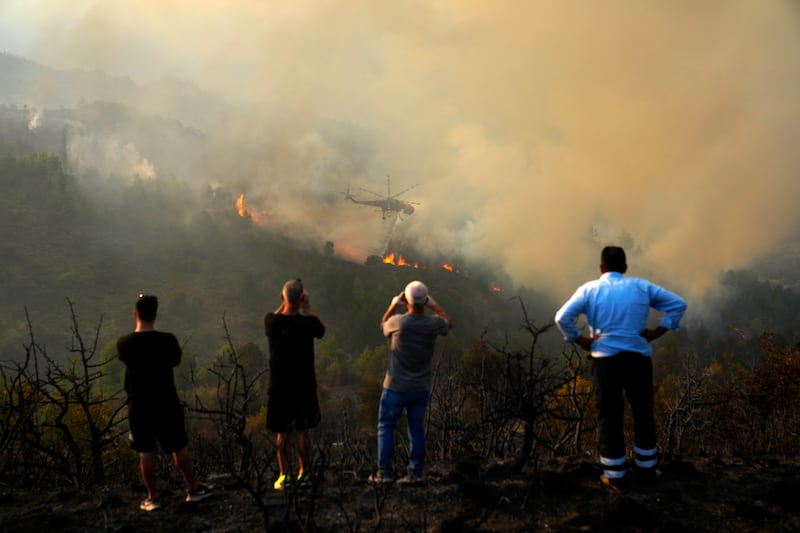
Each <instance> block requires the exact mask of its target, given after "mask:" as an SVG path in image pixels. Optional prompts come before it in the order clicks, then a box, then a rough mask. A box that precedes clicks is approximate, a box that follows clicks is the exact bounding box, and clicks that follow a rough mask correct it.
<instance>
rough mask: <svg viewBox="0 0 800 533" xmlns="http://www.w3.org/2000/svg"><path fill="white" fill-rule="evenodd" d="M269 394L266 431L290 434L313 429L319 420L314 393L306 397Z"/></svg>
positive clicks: (315, 394) (317, 404)
mask: <svg viewBox="0 0 800 533" xmlns="http://www.w3.org/2000/svg"><path fill="white" fill-rule="evenodd" d="M293 396H294V398H292V397H289V395H283V394H274V393H272V394H270V395H269V400H268V402H267V429H268V430H269V431H272V432H274V433H290V432H292V431H305V430H307V429H311V428H315V427H317V426H318V425H319V422H320V420H321V418H322V417H321V416H320V412H319V402H318V400H317V393H316V391H314V392H311V393H309V394H307V395H300V396H298V395H293Z"/></svg>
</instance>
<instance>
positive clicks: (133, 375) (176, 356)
mask: <svg viewBox="0 0 800 533" xmlns="http://www.w3.org/2000/svg"><path fill="white" fill-rule="evenodd" d="M117 356H118V357H119V359H120V361H122V362H123V363H125V392H127V393H128V402H129V403H133V402H137V403H139V404H141V405H153V406H156V405H163V404H165V403H172V402H177V401H178V393H177V392H176V391H175V381H174V378H173V375H172V369H173V368H174V367H175V366H177V365H178V363H180V360H181V347H180V344H178V339H177V338H175V335H173V334H172V333H165V332H162V331H140V332H134V333H131V334H129V335H126V336H124V337H120V339H119V340H118V341H117Z"/></svg>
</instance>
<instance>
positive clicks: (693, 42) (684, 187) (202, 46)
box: [0, 0, 800, 299]
mask: <svg viewBox="0 0 800 533" xmlns="http://www.w3.org/2000/svg"><path fill="white" fill-rule="evenodd" d="M798 15H800V6H798V4H797V3H796V2H792V1H789V0H784V1H781V0H776V1H773V2H751V1H748V0H731V1H727V2H703V3H700V4H695V3H674V2H647V3H642V2H637V1H634V0H619V1H611V2H603V3H595V4H592V3H586V2H573V1H567V2H558V3H553V2H540V1H508V2H482V1H478V0H472V1H457V2H456V1H452V0H440V1H435V2H389V1H377V2H362V1H347V0H330V1H316V0H315V1H311V0H306V1H297V2H259V1H256V0H234V1H231V2H224V3H221V2H211V1H207V2H170V3H155V2H146V1H143V0H142V1H138V2H137V1H123V2H100V1H92V0H76V1H74V2H70V3H67V4H65V3H60V2H52V1H46V0H26V1H24V2H23V1H21V0H4V1H1V2H0V50H4V51H6V52H9V53H14V54H18V55H20V56H23V57H26V58H29V59H32V60H34V61H38V62H41V63H42V64H45V65H47V66H50V67H54V68H60V69H71V68H81V69H88V70H100V71H104V72H108V73H111V74H114V75H120V76H130V77H131V78H132V79H133V80H135V81H136V82H138V83H151V82H156V81H158V80H161V79H164V78H177V79H185V80H190V81H192V82H193V83H195V84H197V85H198V86H199V87H202V88H203V89H205V90H208V91H210V92H214V93H216V94H219V95H221V96H222V97H224V98H225V100H226V101H227V102H228V103H229V104H230V105H231V106H232V107H233V108H235V109H237V110H238V111H239V119H237V120H227V121H224V122H220V123H218V124H216V125H213V124H212V126H211V127H210V128H209V126H208V125H205V126H204V127H205V128H206V129H207V131H208V133H209V138H210V139H211V141H210V145H209V150H208V154H207V155H206V159H205V160H204V161H203V164H202V167H200V168H202V171H199V170H198V172H196V173H192V175H191V177H189V176H187V179H192V180H198V181H200V182H208V183H214V182H224V183H225V184H226V187H228V188H230V189H233V190H239V191H241V192H242V193H244V194H245V198H246V201H247V202H248V205H249V206H250V207H251V209H255V210H262V209H263V210H265V211H268V212H269V213H270V216H271V217H273V218H274V219H275V220H277V221H280V224H281V225H282V226H283V227H284V228H289V230H288V231H289V232H290V233H291V232H295V233H296V235H297V236H298V238H306V239H311V240H314V239H318V240H322V241H323V242H324V241H325V240H330V241H333V242H334V243H335V245H336V247H337V250H341V251H342V253H344V254H345V255H349V254H352V257H353V258H354V259H355V258H357V257H359V256H363V255H366V254H373V253H380V252H382V251H384V250H383V249H382V248H383V247H385V244H386V242H387V241H388V238H389V237H395V238H399V239H401V240H402V241H403V242H406V243H408V244H409V246H413V248H414V249H415V250H418V251H419V252H420V253H422V254H425V255H426V256H428V257H435V258H440V257H444V258H447V257H454V256H458V257H462V258H464V260H465V261H475V262H479V263H481V264H489V265H493V266H497V267H498V268H502V269H503V270H504V271H505V272H506V273H507V274H508V275H509V276H510V277H511V278H512V280H513V282H514V283H515V284H517V285H525V286H529V287H535V288H542V289H546V290H548V291H550V292H551V293H552V295H553V296H554V297H555V298H556V299H563V298H565V297H567V296H568V295H569V294H570V293H571V292H572V290H574V288H575V286H576V285H577V284H579V283H581V282H583V281H586V280H587V279H589V278H591V277H594V276H596V275H597V273H598V270H597V264H598V262H599V244H600V243H613V242H620V240H622V241H623V243H625V242H630V243H633V244H634V245H635V248H636V250H630V252H631V253H630V254H629V256H630V257H629V259H630V261H629V262H630V269H629V273H630V274H631V275H646V276H650V277H652V278H653V279H654V280H656V281H659V282H662V283H664V284H665V285H666V286H668V287H669V288H671V289H673V290H675V291H678V292H682V293H684V294H686V295H687V296H689V297H690V298H700V297H701V296H702V295H703V294H705V293H706V292H707V291H709V290H713V289H714V288H715V286H716V282H717V277H718V275H719V273H720V272H721V271H722V270H727V269H737V268H746V267H747V266H748V265H749V264H750V263H751V262H752V261H754V260H756V259H758V258H759V257H760V256H762V255H764V254H766V253H768V252H769V251H770V250H772V249H773V248H774V247H775V246H776V245H778V244H780V243H781V242H783V241H784V240H785V239H787V238H789V237H792V236H793V234H794V233H795V232H796V229H797V223H798V214H799V213H800V211H798V208H797V207H796V198H798V193H800V180H798V179H797V176H796V173H797V170H798V168H800V153H798V151H797V150H795V149H794V146H793V143H794V139H795V138H797V137H798V134H800V131H799V130H800V101H798V99H797V98H796V96H795V91H796V87H798V86H800V83H798V82H800V63H798V62H797V60H796V58H797V57H800V31H799V30H800V27H798V26H800V17H798ZM197 112H198V113H202V110H197ZM37 120H46V115H45V116H44V117H42V118H37ZM99 144H102V145H103V146H111V147H112V148H113V147H114V146H122V147H123V148H124V151H123V153H124V154H123V155H125V158H124V159H125V160H128V161H131V164H132V165H135V166H137V167H138V168H139V169H140V170H139V172H143V171H145V170H146V171H147V173H148V174H152V175H154V176H157V175H158V172H159V168H158V167H157V166H153V165H152V164H151V162H150V161H149V160H148V159H147V155H146V154H141V155H140V154H139V153H138V152H137V151H136V147H132V146H129V145H126V144H125V142H124V139H123V140H112V141H110V142H104V143H99V142H98V141H95V140H92V141H89V140H87V138H86V137H85V136H78V137H76V138H74V139H73V141H72V145H71V154H73V155H74V157H75V158H76V160H80V159H82V158H87V157H91V154H93V153H96V146H98V145H99ZM93 147H94V148H93ZM93 150H94V151H93ZM103 159H104V161H102V162H98V163H97V166H98V167H99V166H100V165H101V164H108V161H107V158H105V157H104V158H103ZM114 161H116V159H114ZM73 163H74V162H73ZM387 175H390V176H391V180H392V181H391V183H392V190H393V192H399V191H401V190H403V189H406V188H408V187H411V186H413V185H416V184H419V185H418V186H416V187H414V188H413V189H412V190H410V191H409V192H408V193H406V194H404V195H402V196H401V199H404V200H409V201H414V202H418V203H419V205H418V206H416V211H415V213H414V214H413V215H410V216H406V217H404V219H403V220H402V221H401V222H399V223H398V224H397V226H396V227H393V226H392V222H391V221H388V222H387V221H382V220H381V217H380V215H379V214H377V213H374V212H373V211H372V210H370V209H369V208H361V207H359V206H356V205H354V204H350V203H346V202H345V201H344V197H343V196H342V195H341V194H340V193H341V192H342V191H345V190H346V189H347V188H351V191H352V192H353V194H354V195H356V196H358V197H360V198H363V199H371V198H370V195H369V194H368V193H363V194H361V193H360V192H359V190H358V188H359V187H364V188H369V189H371V190H374V191H376V192H379V193H380V192H383V191H385V187H386V176H387ZM592 230H594V231H595V232H596V236H595V239H594V242H592V241H591V240H590V239H587V236H588V235H589V234H590V231H592Z"/></svg>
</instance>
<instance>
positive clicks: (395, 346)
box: [370, 281, 452, 483]
mask: <svg viewBox="0 0 800 533" xmlns="http://www.w3.org/2000/svg"><path fill="white" fill-rule="evenodd" d="M401 305H405V306H406V308H407V311H408V312H407V313H404V314H400V315H396V314H395V311H396V309H397V308H398V307H400V306H401ZM426 307H429V308H430V309H431V310H433V312H434V313H435V314H436V316H430V315H426V314H425V308H426ZM451 327H452V321H451V320H450V316H449V315H448V314H447V313H445V312H444V310H443V309H442V308H441V306H439V304H437V303H436V302H435V301H434V300H433V298H431V297H430V296H429V295H428V288H427V287H426V286H425V285H424V284H423V283H422V282H419V281H412V282H411V283H409V284H408V285H406V288H405V290H404V291H403V292H401V293H400V294H399V295H397V296H395V297H394V298H392V302H391V303H390V304H389V308H388V309H387V310H386V312H385V313H384V314H383V318H382V319H381V329H382V330H383V334H384V335H385V336H387V337H390V338H391V347H390V350H389V368H388V370H387V371H386V377H385V378H384V380H383V393H382V394H381V401H380V408H379V413H378V472H377V473H376V474H373V475H372V476H370V481H373V482H380V483H385V482H391V481H393V479H394V478H393V476H392V462H393V459H394V430H395V427H396V426H397V420H398V418H400V414H401V413H402V412H403V410H405V411H406V418H407V421H408V435H409V440H410V441H411V453H410V458H409V465H408V475H407V476H405V477H404V478H403V479H401V481H416V480H419V479H421V478H422V469H423V466H424V463H425V429H424V423H425V411H426V410H427V408H428V401H429V399H430V394H431V392H430V391H431V360H432V359H433V349H434V345H435V343H436V337H438V336H439V335H447V332H448V331H449V330H450V328H451Z"/></svg>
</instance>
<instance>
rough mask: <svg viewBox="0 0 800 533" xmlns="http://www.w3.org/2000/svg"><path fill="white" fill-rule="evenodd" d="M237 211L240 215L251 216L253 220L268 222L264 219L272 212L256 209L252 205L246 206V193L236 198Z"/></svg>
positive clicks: (243, 216)
mask: <svg viewBox="0 0 800 533" xmlns="http://www.w3.org/2000/svg"><path fill="white" fill-rule="evenodd" d="M236 212H237V213H239V216H240V217H242V218H248V217H249V218H250V219H251V220H252V221H253V222H266V221H265V220H264V219H265V217H269V215H270V212H269V211H264V210H259V211H256V210H254V209H252V208H250V207H245V205H244V194H240V195H239V197H238V198H237V199H236Z"/></svg>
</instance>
